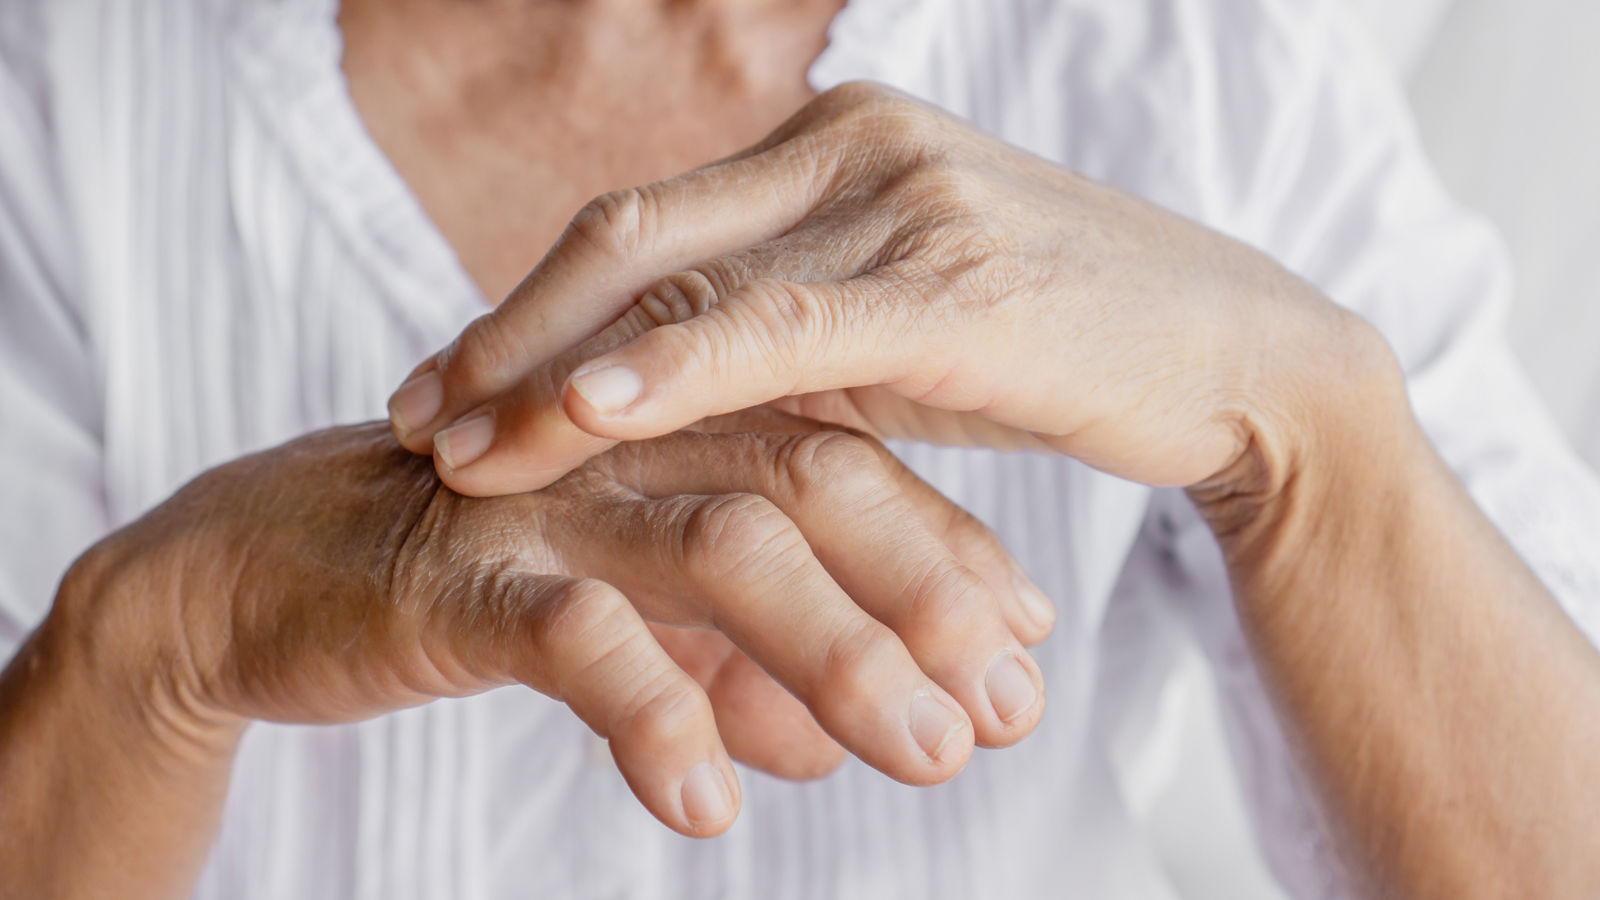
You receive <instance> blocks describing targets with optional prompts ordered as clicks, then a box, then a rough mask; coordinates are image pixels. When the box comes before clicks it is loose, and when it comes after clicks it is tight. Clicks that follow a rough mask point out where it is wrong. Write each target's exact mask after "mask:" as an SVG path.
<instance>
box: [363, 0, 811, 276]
mask: <svg viewBox="0 0 1600 900" xmlns="http://www.w3.org/2000/svg"><path fill="white" fill-rule="evenodd" d="M723 5H725V6H731V7H735V9H734V10H732V11H731V12H730V11H729V10H715V9H710V8H709V7H711V6H712V4H710V3H694V2H687V3H685V2H678V3H671V4H661V5H659V6H658V5H657V4H655V3H653V2H647V0H628V2H619V0H608V2H531V0H512V2H503V3H498V4H495V3H476V2H470V3H469V2H459V0H346V2H345V4H344V6H343V7H342V8H341V11H340V16H339V22H340V27H341V29H342V30H343V32H344V35H345V53H344V59H343V67H344V71H345V75H346V78H347V79H348V81H349V86H350V93H351V96H352V99H353V100H354V102H355V106H356V108H357V110H358V111H359V113H360V115H361V117H362V120H363V121H364V123H365V124H366V127H367V129H368V131H369V132H370V133H371V135H372V137H373V138H374V140H375V141H376V142H377V144H378V146H379V147H380V148H381V149H382V150H383V152H384V153H385V154H386V155H387V156H388V158H389V160H390V161H391V163H392V164H393V165H394V166H395V168H396V170H397V171H398V172H399V174H400V175H401V177H402V178H403V179H405V181H406V182H407V184H408V185H409V186H410V187H411V189H412V191H413V192H414V193H415V195H416V196H417V198H418V200H419V201H420V203H421V204H422V207H423V208H424V209H425V210H426V211H427V213H428V215H429V216H430V217H431V219H432V220H433V222H434V224H435V225H436V226H437V227H438V229H439V230H440V232H441V233H442V234H443V235H444V237H445V239H446V240H447V241H449V243H450V244H451V246H452V247H454V249H455V251H456V253H457V256H458V257H459V259H460V260H461V263H462V265H463V267H464V268H465V269H466V271H467V273H468V274H469V275H470V276H471V277H472V279H473V280H474V281H475V282H476V283H477V285H478V287H479V288H480V289H481V290H482V292H483V294H484V296H485V297H488V298H490V299H491V300H493V301H494V302H498V300H499V299H500V298H501V297H503V296H505V294H506V293H507V292H508V291H510V290H511V288H512V287H514V286H515V285H516V283H517V282H518V281H520V280H521V279H522V277H523V276H524V275H526V274H527V272H528V270H529V269H530V268H532V267H533V266H534V264H536V263H537V262H538V260H539V258H540V257H541V256H543V254H544V252H545V250H546V249H548V248H549V246H550V245H551V244H552V243H553V242H554V241H555V239H556V238H557V237H559V235H560V234H561V231H562V229H563V228H564V227H565V225H566V223H567V221H568V220H569V219H570V218H571V217H572V215H573V213H575V212H576V211H577V210H578V209H579V208H580V207H581V206H582V205H583V204H584V203H585V202H587V201H588V200H589V199H591V198H592V197H594V196H595V195H597V194H601V193H604V192H606V191H610V190H615V189H618V188H623V187H629V186H633V185H639V184H647V183H649V182H652V181H656V180H660V179H662V178H667V177H670V176H672V175H676V174H678V173H680V172H684V171H687V170H689V169H692V168H695V167H697V166H701V165H704V164H706V163H708V162H711V161H714V160H716V159H719V158H721V157H724V156H727V155H729V154H732V153H734V152H737V151H739V150H741V149H743V148H744V147H746V146H749V145H750V144H753V143H755V142H756V141H758V140H760V139H761V138H762V137H763V136H765V135H766V134H767V133H768V132H769V131H771V130H772V129H773V128H775V127H776V126H777V125H779V124H781V123H782V122H783V121H784V120H785V119H787V118H788V117H789V116H790V115H791V114H793V113H794V112H795V110H797V109H799V107H800V106H802V105H803V104H804V103H805V102H806V101H807V100H809V99H811V97H812V96H813V93H812V91H811V89H810V87H809V86H808V85H807V84H806V80H805V73H806V70H807V68H808V67H809V66H810V64H811V62H812V61H813V60H814V59H815V58H816V56H817V55H818V54H819V53H820V52H821V51H822V49H823V47H824V46H825V44H826V31H827V27H828V24H829V22H831V21H832V19H833V16H834V15H835V14H837V12H838V10H839V8H840V6H841V0H804V2H799V3H789V4H786V5H780V4H774V8H773V9H766V8H765V6H766V5H765V4H761V3H746V4H743V5H742V6H741V5H740V4H723ZM702 7H707V8H702Z"/></svg>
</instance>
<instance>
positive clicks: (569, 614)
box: [534, 578, 643, 669]
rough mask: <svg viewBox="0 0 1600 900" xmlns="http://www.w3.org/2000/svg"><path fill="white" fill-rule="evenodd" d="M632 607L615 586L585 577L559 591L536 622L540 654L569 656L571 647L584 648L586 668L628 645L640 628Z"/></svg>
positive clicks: (640, 630) (554, 656)
mask: <svg viewBox="0 0 1600 900" xmlns="http://www.w3.org/2000/svg"><path fill="white" fill-rule="evenodd" d="M642 630H643V629H642V627H641V626H640V625H639V623H638V620H637V617H636V616H634V615H633V614H632V607H631V606H629V605H628V601H627V599H626V598H625V597H623V596H622V594H621V592H619V591H618V590H617V589H616V588H614V587H612V586H611V585H609V584H606V583H605V582H603V581H596V580H594V579H589V578H584V579H579V580H576V581H574V582H572V583H571V584H570V585H568V586H567V587H566V588H565V589H564V590H562V591H561V593H560V595H559V596H558V598H557V601H556V602H555V603H554V604H552V606H551V609H550V610H549V611H548V614H547V616H546V617H545V618H544V619H543V620H542V621H540V622H539V623H538V626H537V627H536V629H535V634H534V640H535V642H536V644H537V647H538V650H539V652H540V655H541V656H544V657H546V658H551V659H555V658H560V657H562V656H570V655H571V653H570V650H571V649H572V648H586V650H585V651H584V654H583V655H585V656H587V657H590V661H589V662H588V663H586V664H585V665H584V667H583V668H585V669H587V668H589V667H590V666H592V665H593V664H594V663H595V662H597V661H599V660H600V659H602V658H603V657H604V656H606V655H608V654H610V653H612V652H614V651H616V650H617V649H619V648H622V647H624V646H626V645H627V643H628V641H629V640H631V639H632V638H634V637H635V636H637V635H638V634H639V633H641V632H642Z"/></svg>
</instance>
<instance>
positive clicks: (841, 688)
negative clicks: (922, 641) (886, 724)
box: [806, 623, 904, 710]
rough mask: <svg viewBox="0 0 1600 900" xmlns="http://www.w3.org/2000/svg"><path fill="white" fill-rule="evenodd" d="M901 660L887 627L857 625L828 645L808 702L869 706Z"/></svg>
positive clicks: (845, 707) (847, 706)
mask: <svg viewBox="0 0 1600 900" xmlns="http://www.w3.org/2000/svg"><path fill="white" fill-rule="evenodd" d="M903 661H904V651H903V649H902V648H901V645H900V641H899V639H898V638H896V637H895V636H894V634H893V633H892V632H891V631H889V629H887V628H885V627H883V626H882V625H878V624H876V623H873V624H869V625H866V626H864V627H861V628H858V629H856V630H854V631H853V632H851V633H850V634H849V635H847V636H845V637H843V638H840V639H838V640H835V641H834V642H833V643H832V644H831V645H830V646H829V647H828V652H827V655H826V656H825V657H824V659H823V661H822V667H821V670H820V675H821V683H819V684H816V685H813V686H811V690H810V691H809V692H808V694H809V696H808V697H807V698H806V699H807V701H808V702H807V705H808V706H812V707H813V708H816V704H817V703H823V704H827V705H832V706H834V707H835V708H837V709H841V710H849V709H851V708H860V707H861V706H865V705H871V704H873V702H874V698H876V697H877V695H878V693H879V692H880V691H881V690H882V688H883V687H884V686H885V685H887V684H889V683H891V680H890V678H889V677H888V673H890V672H893V671H894V670H895V669H896V668H898V667H899V666H900V665H901V664H902V663H903Z"/></svg>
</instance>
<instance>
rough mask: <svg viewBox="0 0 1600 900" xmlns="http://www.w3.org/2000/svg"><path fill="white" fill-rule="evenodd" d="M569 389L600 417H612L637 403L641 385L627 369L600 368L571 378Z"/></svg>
mask: <svg viewBox="0 0 1600 900" xmlns="http://www.w3.org/2000/svg"><path fill="white" fill-rule="evenodd" d="M572 389H573V390H575V391H577V392H578V394H579V396H581V397H583V399H584V400H585V401H586V402H588V404H589V405H590V406H592V407H594V409H595V411H596V412H598V413H600V414H601V415H603V416H611V415H616V414H617V413H619V412H622V411H623V410H624V409H627V408H628V405H629V404H631V403H632V402H633V401H635V400H637V399H639V394H640V392H641V391H643V390H644V381H643V380H641V379H640V378H639V373H638V372H635V371H634V370H632V369H630V368H628V367H627V366H603V367H601V368H598V369H589V370H587V371H580V372H578V373H577V374H576V375H573V376H572Z"/></svg>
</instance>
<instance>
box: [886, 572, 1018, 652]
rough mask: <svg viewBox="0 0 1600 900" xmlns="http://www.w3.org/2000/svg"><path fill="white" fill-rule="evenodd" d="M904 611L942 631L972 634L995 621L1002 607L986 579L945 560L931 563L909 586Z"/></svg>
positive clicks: (914, 618) (908, 615) (909, 615)
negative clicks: (999, 606)
mask: <svg viewBox="0 0 1600 900" xmlns="http://www.w3.org/2000/svg"><path fill="white" fill-rule="evenodd" d="M904 615H905V617H906V618H907V619H911V620H916V621H917V622H920V623H925V624H931V625H932V626H933V627H934V628H935V629H937V630H938V631H940V632H942V633H946V634H958V635H972V634H979V633H982V631H983V630H984V627H985V626H986V625H988V624H991V623H993V622H994V621H996V620H997V619H998V616H999V611H998V608H997V607H996V606H995V603H994V598H993V597H992V596H991V595H990V593H989V589H988V587H987V586H986V585H985V584H984V582H983V579H981V578H979V577H978V576H977V575H976V574H975V573H974V572H972V570H970V569H968V568H967V567H965V566H962V565H960V564H958V563H955V562H953V561H946V562H943V563H940V564H937V565H934V566H932V567H930V568H929V569H928V570H927V571H925V572H923V573H922V574H921V575H919V576H918V577H917V578H916V579H915V580H914V581H913V582H912V584H910V585H909V586H908V588H907V591H906V605H905V607H904Z"/></svg>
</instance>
